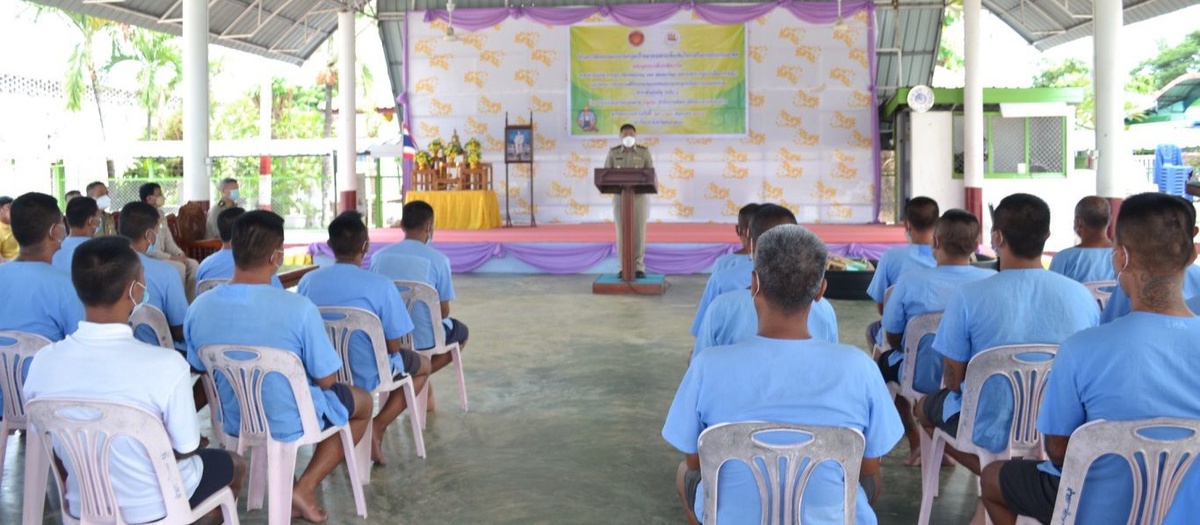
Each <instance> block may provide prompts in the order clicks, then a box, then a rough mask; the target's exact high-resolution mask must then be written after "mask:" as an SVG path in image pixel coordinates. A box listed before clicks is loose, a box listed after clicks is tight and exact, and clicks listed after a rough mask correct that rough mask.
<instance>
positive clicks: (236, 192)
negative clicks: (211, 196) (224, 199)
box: [229, 190, 241, 201]
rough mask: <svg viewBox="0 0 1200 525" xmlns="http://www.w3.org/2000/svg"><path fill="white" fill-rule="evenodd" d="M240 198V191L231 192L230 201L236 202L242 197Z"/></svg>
mask: <svg viewBox="0 0 1200 525" xmlns="http://www.w3.org/2000/svg"><path fill="white" fill-rule="evenodd" d="M240 196H241V193H240V192H238V190H229V200H231V201H236V200H238V197H240Z"/></svg>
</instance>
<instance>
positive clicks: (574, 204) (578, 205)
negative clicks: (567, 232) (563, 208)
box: [567, 199, 592, 217]
mask: <svg viewBox="0 0 1200 525" xmlns="http://www.w3.org/2000/svg"><path fill="white" fill-rule="evenodd" d="M591 211H592V207H591V206H588V205H587V204H584V203H582V202H579V201H577V200H575V199H569V200H567V215H574V216H576V217H586V216H587V215H588V213H590V212H591Z"/></svg>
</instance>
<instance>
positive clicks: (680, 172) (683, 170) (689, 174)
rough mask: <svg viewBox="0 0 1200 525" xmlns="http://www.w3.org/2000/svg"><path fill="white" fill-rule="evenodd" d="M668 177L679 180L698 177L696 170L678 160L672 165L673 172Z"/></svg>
mask: <svg viewBox="0 0 1200 525" xmlns="http://www.w3.org/2000/svg"><path fill="white" fill-rule="evenodd" d="M668 177H670V178H672V179H679V180H692V179H694V178H695V177H696V170H694V169H692V168H688V167H686V166H684V165H683V164H680V163H678V162H676V163H673V164H672V165H671V174H670V175H668Z"/></svg>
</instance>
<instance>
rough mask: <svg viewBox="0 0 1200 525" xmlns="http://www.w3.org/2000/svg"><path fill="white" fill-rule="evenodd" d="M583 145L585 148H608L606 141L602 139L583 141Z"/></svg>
mask: <svg viewBox="0 0 1200 525" xmlns="http://www.w3.org/2000/svg"><path fill="white" fill-rule="evenodd" d="M583 147H584V148H587V149H608V148H609V147H610V146H609V145H608V141H607V140H604V139H592V140H588V141H585V142H584V143H583Z"/></svg>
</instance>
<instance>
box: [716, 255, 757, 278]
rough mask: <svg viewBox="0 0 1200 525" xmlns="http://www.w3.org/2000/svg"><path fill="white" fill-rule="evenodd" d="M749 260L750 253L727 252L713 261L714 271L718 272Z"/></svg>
mask: <svg viewBox="0 0 1200 525" xmlns="http://www.w3.org/2000/svg"><path fill="white" fill-rule="evenodd" d="M749 262H750V254H748V253H727V254H725V255H722V256H720V257H717V260H716V261H713V267H712V273H717V272H719V271H721V270H724V269H726V268H729V267H730V266H737V265H739V264H746V263H749Z"/></svg>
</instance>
